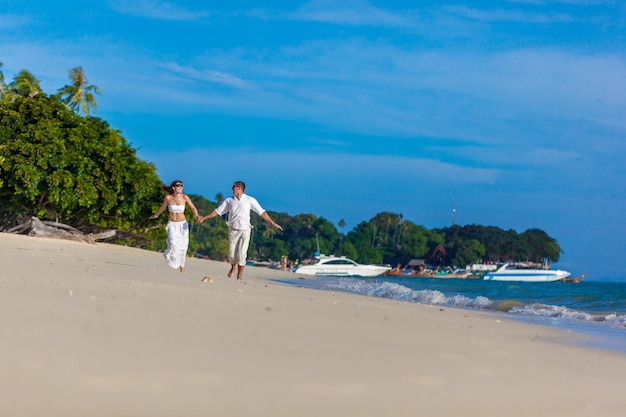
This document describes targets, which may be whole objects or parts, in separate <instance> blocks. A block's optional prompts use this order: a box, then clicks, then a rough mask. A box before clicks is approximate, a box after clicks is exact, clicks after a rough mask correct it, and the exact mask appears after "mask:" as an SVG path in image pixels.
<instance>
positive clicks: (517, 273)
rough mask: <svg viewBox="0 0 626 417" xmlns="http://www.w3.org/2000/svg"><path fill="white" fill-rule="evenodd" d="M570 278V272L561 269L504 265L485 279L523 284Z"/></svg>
mask: <svg viewBox="0 0 626 417" xmlns="http://www.w3.org/2000/svg"><path fill="white" fill-rule="evenodd" d="M569 276H570V273H569V272H568V271H563V270H561V269H531V268H519V267H512V266H510V265H509V264H504V265H502V266H501V267H500V268H498V269H497V270H495V271H493V272H487V273H486V274H485V276H484V277H483V279H484V280H487V281H521V282H553V281H561V280H564V279H566V278H568V277H569Z"/></svg>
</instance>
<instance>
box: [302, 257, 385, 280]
mask: <svg viewBox="0 0 626 417" xmlns="http://www.w3.org/2000/svg"><path fill="white" fill-rule="evenodd" d="M390 269H391V267H390V266H383V265H363V264H358V263H356V262H354V261H353V260H351V259H348V258H346V257H345V256H341V257H337V256H326V255H320V256H319V257H318V258H317V262H315V263H313V264H308V265H300V266H299V267H298V268H297V269H296V270H295V273H296V274H302V275H316V276H332V277H376V276H378V275H382V274H384V273H385V272H387V271H389V270H390Z"/></svg>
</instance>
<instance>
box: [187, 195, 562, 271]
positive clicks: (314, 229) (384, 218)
mask: <svg viewBox="0 0 626 417" xmlns="http://www.w3.org/2000/svg"><path fill="white" fill-rule="evenodd" d="M192 200H193V201H194V204H195V205H196V207H198V209H199V210H200V212H201V213H208V212H209V211H211V210H213V208H215V206H216V205H215V204H213V203H211V202H209V201H207V200H206V199H204V198H203V197H201V196H192ZM270 215H271V216H272V218H274V219H275V220H276V221H277V222H278V223H279V224H280V225H282V226H283V228H284V231H283V232H278V231H277V230H276V229H274V228H272V227H271V226H269V225H268V224H267V223H266V222H265V221H263V220H262V219H260V217H258V216H254V215H253V218H252V221H253V225H254V229H253V236H252V239H251V245H250V256H251V257H252V258H254V259H257V260H262V261H266V260H278V259H280V258H281V257H282V256H285V255H286V256H287V257H288V258H289V259H290V260H291V261H295V260H303V259H307V258H311V257H312V256H313V254H314V253H315V252H317V251H318V248H319V252H320V253H324V254H331V253H333V254H337V255H344V256H346V257H349V258H352V259H354V260H356V261H358V262H363V263H389V264H393V265H395V264H397V263H400V264H403V265H404V264H406V263H407V262H408V261H409V260H411V259H427V260H428V259H429V255H431V254H432V253H433V251H434V250H435V248H437V247H438V246H439V245H440V246H441V247H443V249H444V251H445V253H446V255H445V256H444V257H443V258H442V259H437V262H439V263H441V265H457V266H461V267H465V266H466V265H468V264H471V263H476V262H486V261H508V260H521V261H530V262H542V261H543V259H544V258H546V259H548V260H550V261H552V262H556V261H558V260H559V256H560V253H561V249H560V247H559V246H558V244H557V243H556V241H555V240H554V239H552V238H550V237H549V236H548V235H547V234H546V233H545V232H543V231H541V230H538V229H530V230H527V231H525V232H523V233H521V234H518V233H517V232H515V231H513V230H509V231H505V230H502V229H500V228H497V227H491V226H479V225H468V226H452V227H449V228H444V229H435V230H429V229H426V228H425V227H423V226H420V225H417V224H415V223H412V222H410V221H407V220H404V219H403V218H402V215H400V214H394V213H379V214H377V215H376V216H374V217H373V218H371V219H370V220H369V221H367V222H365V221H363V222H361V223H359V224H358V225H357V226H356V227H355V228H354V230H352V231H350V232H348V234H347V235H345V236H344V234H342V233H340V232H338V231H337V229H336V228H335V226H334V225H333V224H332V223H331V222H329V221H328V220H326V219H324V218H323V217H317V216H315V215H313V214H298V215H296V216H290V215H288V214H286V213H275V212H270ZM189 221H191V222H192V221H193V220H192V219H191V218H189ZM191 230H192V236H193V239H194V240H195V245H196V246H195V249H196V250H197V254H198V255H199V256H205V257H208V258H211V259H220V260H221V259H225V258H226V255H227V253H228V228H227V226H226V222H224V220H223V219H221V218H219V217H216V218H214V219H210V220H209V221H206V222H204V223H203V224H202V225H193V226H192V229H191ZM433 262H435V260H434V259H433ZM433 265H435V264H434V263H433ZM441 265H437V266H441Z"/></svg>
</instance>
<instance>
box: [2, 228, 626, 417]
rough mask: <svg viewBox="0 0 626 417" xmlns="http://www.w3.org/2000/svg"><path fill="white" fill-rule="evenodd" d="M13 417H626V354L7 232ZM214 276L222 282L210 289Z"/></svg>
mask: <svg viewBox="0 0 626 417" xmlns="http://www.w3.org/2000/svg"><path fill="white" fill-rule="evenodd" d="M0 263H1V265H2V267H1V270H0V271H1V272H0V338H1V339H0V340H1V342H0V375H1V376H2V378H0V416H3V417H4V416H6V417H22V416H28V417H36V416H46V417H56V416H58V417H112V416H116V417H119V416H128V417H144V416H145V417H160V416H171V417H175V416H181V417H195V416H239V417H241V416H261V417H263V416H268V417H281V416H285V417H287V416H288V417H301V416H304V417H306V416H348V417H351V416H355V417H356V416H359V417H367V416H380V417H383V416H481V417H482V416H498V417H501V416H520V417H521V416H524V417H528V416H563V417H572V416H598V417H610V416H620V417H621V416H623V415H624V413H625V412H626V411H624V410H625V409H626V398H625V396H624V385H623V383H624V381H625V379H626V355H620V354H615V353H609V352H605V351H601V350H594V349H590V348H584V347H580V346H576V345H574V344H571V343H564V340H565V339H566V338H568V337H572V335H570V334H568V333H565V332H561V331H559V330H556V329H552V328H545V327H540V326H533V325H529V324H525V323H518V322H509V321H506V320H501V319H499V316H497V315H495V314H488V313H485V314H483V313H479V312H469V311H464V310H456V309H451V308H443V309H442V308H439V307H432V306H423V305H416V304H410V303H402V302H397V301H392V300H383V299H373V298H368V297H363V296H357V295H351V294H343V293H333V292H322V291H315V290H309V289H303V288H296V287H291V286H287V285H283V284H280V283H276V282H274V281H273V279H280V278H288V277H295V275H294V274H292V273H289V272H282V271H275V270H270V269H266V268H255V267H247V268H246V270H245V272H244V281H243V282H237V281H236V280H235V279H234V278H227V277H226V273H227V271H228V265H227V264H225V263H221V262H214V261H206V260H199V259H189V260H188V264H187V272H186V273H184V274H181V273H180V272H178V271H177V270H173V269H170V268H169V267H168V266H167V265H166V263H165V261H164V259H163V257H162V255H161V254H160V253H155V252H149V251H143V250H140V249H134V248H125V247H120V246H115V245H109V244H103V243H99V244H96V245H89V244H84V243H76V242H69V241H64V240H55V239H43V238H31V237H27V236H18V235H10V234H6V233H0ZM204 276H210V277H211V278H213V282H212V283H205V282H201V279H202V278H203V277H204Z"/></svg>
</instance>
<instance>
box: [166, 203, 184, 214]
mask: <svg viewBox="0 0 626 417" xmlns="http://www.w3.org/2000/svg"><path fill="white" fill-rule="evenodd" d="M167 210H168V211H169V212H170V213H184V212H185V205H184V204H183V205H182V206H177V205H176V204H168V205H167Z"/></svg>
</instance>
